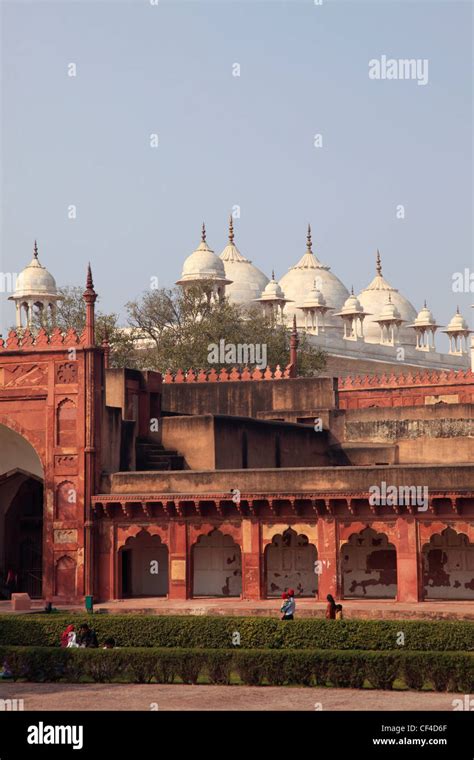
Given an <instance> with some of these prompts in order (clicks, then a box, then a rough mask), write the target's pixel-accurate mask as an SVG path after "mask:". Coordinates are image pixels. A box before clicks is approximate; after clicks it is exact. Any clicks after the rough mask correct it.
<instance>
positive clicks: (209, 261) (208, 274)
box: [176, 224, 230, 285]
mask: <svg viewBox="0 0 474 760" xmlns="http://www.w3.org/2000/svg"><path fill="white" fill-rule="evenodd" d="M202 280H216V281H218V282H220V283H221V284H227V283H229V284H230V280H228V279H227V278H226V274H225V269H224V264H223V262H222V261H221V259H220V258H219V256H216V254H215V253H214V251H212V250H211V249H210V248H209V246H208V244H207V242H206V229H205V227H204V224H203V226H202V236H201V242H200V244H199V246H198V247H197V248H196V250H195V251H193V253H192V254H191V255H190V256H188V258H187V259H186V261H185V262H184V264H183V271H182V273H181V278H180V279H179V280H178V281H177V283H176V284H178V285H182V284H183V283H185V282H199V281H202Z"/></svg>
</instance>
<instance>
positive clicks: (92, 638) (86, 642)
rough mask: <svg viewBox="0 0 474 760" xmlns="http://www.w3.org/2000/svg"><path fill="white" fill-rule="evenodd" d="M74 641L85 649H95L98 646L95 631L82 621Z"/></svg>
mask: <svg viewBox="0 0 474 760" xmlns="http://www.w3.org/2000/svg"><path fill="white" fill-rule="evenodd" d="M76 641H77V643H78V644H79V646H80V647H82V648H84V647H85V648H86V649H96V648H97V647H98V646H99V644H98V641H97V636H96V632H95V631H94V630H93V629H92V628H89V625H88V624H87V623H83V624H82V625H81V627H80V628H79V633H78V634H77V638H76Z"/></svg>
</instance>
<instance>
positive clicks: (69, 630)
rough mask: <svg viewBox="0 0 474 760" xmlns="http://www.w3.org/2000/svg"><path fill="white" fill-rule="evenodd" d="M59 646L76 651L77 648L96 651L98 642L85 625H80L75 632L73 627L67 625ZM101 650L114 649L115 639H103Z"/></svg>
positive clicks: (93, 632)
mask: <svg viewBox="0 0 474 760" xmlns="http://www.w3.org/2000/svg"><path fill="white" fill-rule="evenodd" d="M61 646H62V647H67V648H70V649H71V648H72V649H77V648H78V647H82V648H86V649H97V648H98V646H99V642H98V640H97V634H96V632H95V631H94V629H93V628H91V627H90V626H89V625H88V624H87V623H82V625H80V626H79V630H78V631H77V632H76V628H75V626H74V625H68V626H67V627H66V628H65V630H64V631H63V632H62V634H61ZM102 649H115V639H113V638H111V637H110V638H108V639H105V641H104V644H103V646H102Z"/></svg>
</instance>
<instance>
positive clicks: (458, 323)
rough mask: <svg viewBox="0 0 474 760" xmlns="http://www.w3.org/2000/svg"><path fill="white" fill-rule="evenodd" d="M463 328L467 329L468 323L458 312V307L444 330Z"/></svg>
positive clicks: (462, 329)
mask: <svg viewBox="0 0 474 760" xmlns="http://www.w3.org/2000/svg"><path fill="white" fill-rule="evenodd" d="M465 330H469V325H468V323H467V322H466V320H465V319H464V317H463V315H462V314H460V313H459V308H458V309H457V311H456V314H455V315H454V317H453V318H452V319H451V320H450V322H449V325H448V326H447V328H446V330H445V332H464V331H465Z"/></svg>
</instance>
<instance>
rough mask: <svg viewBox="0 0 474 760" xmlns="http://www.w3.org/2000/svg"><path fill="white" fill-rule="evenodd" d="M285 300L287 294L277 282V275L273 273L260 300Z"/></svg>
mask: <svg viewBox="0 0 474 760" xmlns="http://www.w3.org/2000/svg"><path fill="white" fill-rule="evenodd" d="M277 299H278V300H280V301H283V300H285V294H284V292H283V290H282V289H281V287H280V285H279V284H278V283H277V282H276V280H275V276H274V275H273V274H272V279H271V280H270V281H269V282H268V284H267V285H266V286H265V289H264V291H263V293H262V295H261V296H260V298H258V299H257V300H258V301H276V300H277Z"/></svg>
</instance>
